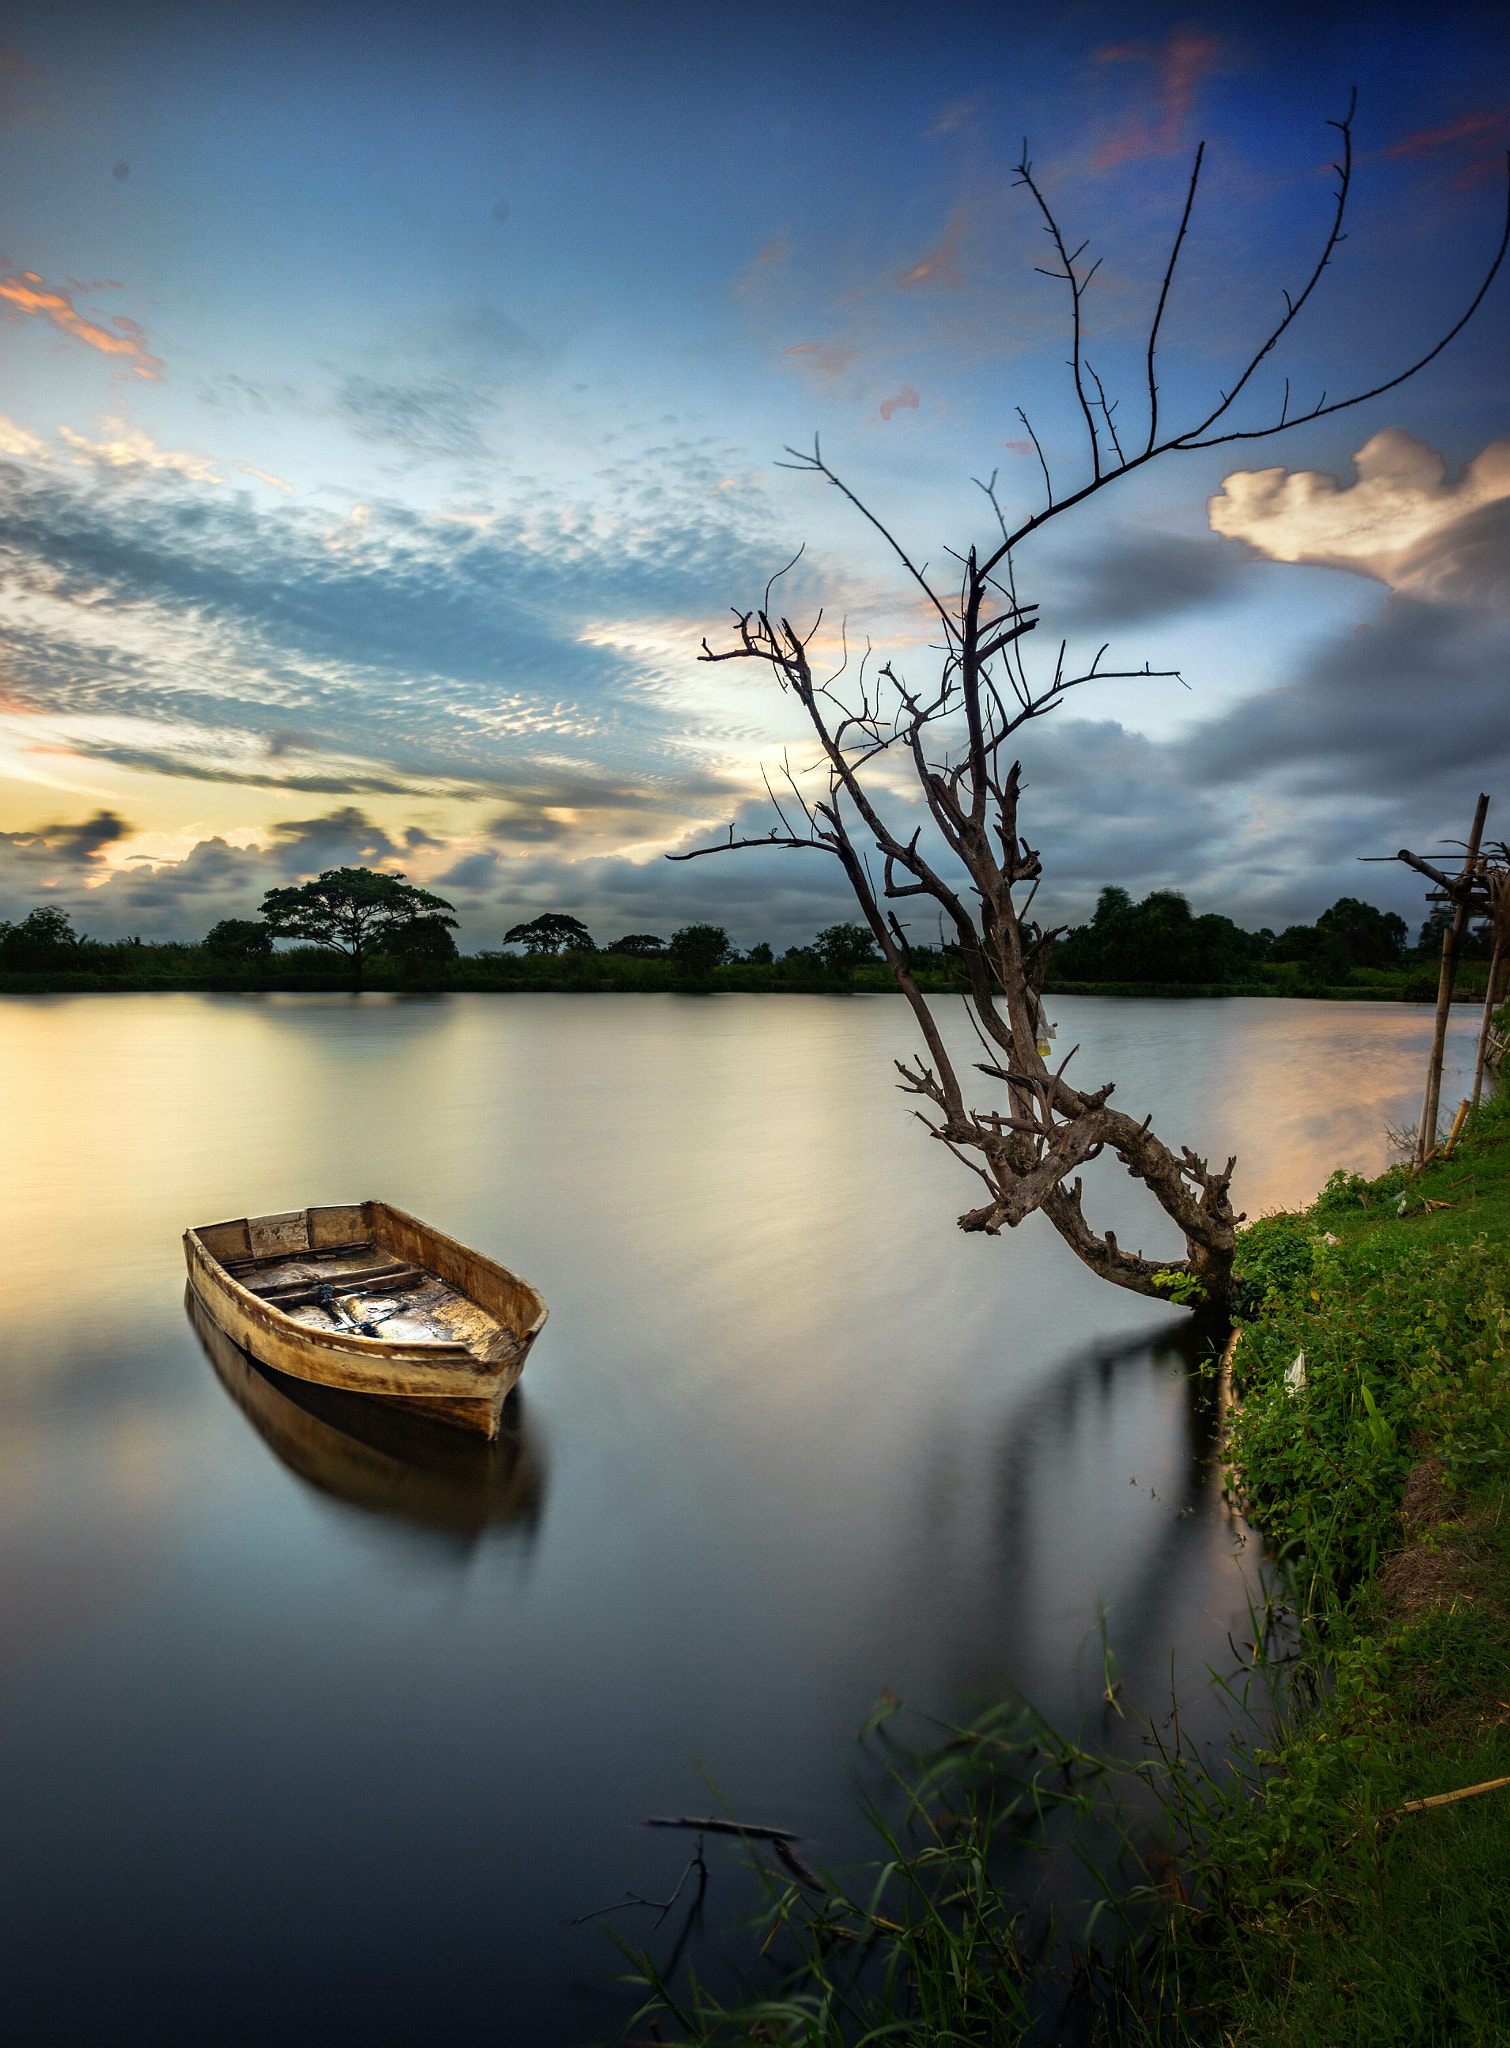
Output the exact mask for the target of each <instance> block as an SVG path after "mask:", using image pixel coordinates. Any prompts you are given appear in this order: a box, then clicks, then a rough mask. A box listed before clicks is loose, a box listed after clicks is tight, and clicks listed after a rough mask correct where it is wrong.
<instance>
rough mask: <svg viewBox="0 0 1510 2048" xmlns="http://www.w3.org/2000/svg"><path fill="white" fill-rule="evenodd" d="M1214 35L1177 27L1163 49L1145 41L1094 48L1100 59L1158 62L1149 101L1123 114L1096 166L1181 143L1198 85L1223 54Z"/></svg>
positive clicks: (1168, 152) (1170, 150)
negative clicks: (1096, 49)
mask: <svg viewBox="0 0 1510 2048" xmlns="http://www.w3.org/2000/svg"><path fill="white" fill-rule="evenodd" d="M1221 53H1222V45H1221V43H1220V41H1219V40H1218V39H1217V38H1216V37H1215V36H1203V35H1200V34H1198V33H1197V31H1196V30H1194V29H1192V28H1177V29H1176V30H1175V31H1174V33H1173V34H1172V35H1171V36H1170V38H1169V40H1168V42H1167V43H1165V44H1164V46H1163V48H1162V49H1161V50H1151V49H1149V47H1148V46H1147V45H1146V44H1144V43H1114V44H1110V45H1108V46H1107V47H1106V48H1105V49H1102V50H1098V51H1097V52H1096V56H1097V60H1098V62H1100V63H1102V64H1117V63H1129V62H1131V63H1138V64H1151V65H1153V66H1155V67H1156V69H1155V77H1154V87H1153V94H1152V104H1151V106H1139V107H1137V108H1135V109H1134V110H1133V111H1132V112H1131V113H1129V114H1127V115H1126V116H1125V117H1124V118H1123V119H1122V120H1121V121H1120V122H1119V123H1118V124H1117V125H1116V127H1115V128H1114V129H1113V130H1112V132H1111V133H1110V134H1109V135H1107V136H1106V137H1105V138H1104V139H1103V140H1102V142H1101V144H1100V146H1099V148H1098V149H1097V151H1096V156H1095V165H1096V169H1097V170H1100V171H1106V170H1111V169H1112V168H1113V167H1114V166H1115V165H1117V164H1123V163H1131V162H1134V161H1136V160H1138V159H1142V158H1148V157H1161V156H1172V155H1173V154H1174V153H1175V152H1176V151H1177V150H1178V149H1180V148H1181V147H1182V145H1183V142H1184V134H1185V121H1186V117H1187V116H1188V115H1189V113H1190V110H1191V108H1192V106H1193V105H1194V104H1195V95H1196V88H1197V87H1198V86H1199V84H1200V82H1201V80H1202V79H1203V78H1204V77H1205V76H1206V74H1207V73H1208V72H1209V71H1211V70H1212V68H1213V67H1214V66H1215V64H1216V61H1217V59H1218V58H1219V57H1220V56H1221Z"/></svg>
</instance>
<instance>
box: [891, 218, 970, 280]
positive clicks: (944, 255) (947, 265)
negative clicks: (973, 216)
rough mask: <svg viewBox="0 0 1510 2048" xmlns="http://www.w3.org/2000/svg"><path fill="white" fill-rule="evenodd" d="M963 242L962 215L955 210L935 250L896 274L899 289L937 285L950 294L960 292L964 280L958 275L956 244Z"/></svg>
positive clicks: (963, 226)
mask: <svg viewBox="0 0 1510 2048" xmlns="http://www.w3.org/2000/svg"><path fill="white" fill-rule="evenodd" d="M964 239H965V216H964V213H963V211H962V210H961V209H960V208H958V207H957V208H956V209H955V211H954V212H953V213H951V214H950V216H949V224H948V226H947V227H946V228H945V229H944V239H943V240H942V241H941V242H940V243H939V245H938V247H937V248H936V249H930V250H929V251H928V253H927V255H926V256H920V257H919V258H918V260H917V262H916V263H914V264H913V266H912V268H911V269H910V270H903V271H900V272H898V274H897V285H898V287H899V289H900V290H902V291H904V292H907V291H916V290H917V289H918V288H919V286H921V285H929V284H941V285H945V286H947V288H948V289H949V290H950V291H955V292H957V291H962V290H963V289H964V284H965V280H964V278H963V277H962V276H961V274H960V267H959V251H960V244H961V242H963V240H964Z"/></svg>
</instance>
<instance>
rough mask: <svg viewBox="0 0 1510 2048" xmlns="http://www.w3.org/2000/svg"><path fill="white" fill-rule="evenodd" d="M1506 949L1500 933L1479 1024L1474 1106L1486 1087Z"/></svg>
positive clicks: (1491, 958)
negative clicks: (1486, 1062)
mask: <svg viewBox="0 0 1510 2048" xmlns="http://www.w3.org/2000/svg"><path fill="white" fill-rule="evenodd" d="M1503 950H1504V947H1503V945H1502V942H1501V940H1500V937H1499V934H1498V932H1496V933H1495V938H1494V952H1493V953H1492V954H1491V956H1490V959H1489V986H1488V988H1487V989H1486V990H1485V991H1484V1015H1483V1018H1482V1020H1481V1021H1480V1024H1479V1048H1478V1054H1477V1056H1476V1058H1475V1059H1474V1062H1473V1106H1474V1108H1475V1109H1477V1108H1478V1106H1479V1093H1480V1091H1481V1090H1482V1088H1483V1086H1484V1058H1485V1055H1486V1054H1487V1053H1488V1051H1489V1029H1490V1025H1491V1024H1492V1022H1493V1020H1494V984H1495V983H1496V982H1497V981H1498V980H1499V972H1500V954H1501V953H1502V952H1503Z"/></svg>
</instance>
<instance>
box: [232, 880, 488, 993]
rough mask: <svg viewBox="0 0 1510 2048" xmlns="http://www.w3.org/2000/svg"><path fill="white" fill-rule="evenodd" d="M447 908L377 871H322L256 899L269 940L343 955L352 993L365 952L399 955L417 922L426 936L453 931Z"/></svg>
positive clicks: (425, 892)
mask: <svg viewBox="0 0 1510 2048" xmlns="http://www.w3.org/2000/svg"><path fill="white" fill-rule="evenodd" d="M453 907H454V906H453V905H451V904H449V903H447V902H446V901H445V899H444V898H443V897H440V896H432V895H431V894H430V893H429V891H428V890H427V889H416V888H415V887H414V886H413V884H412V883H410V882H406V881H405V880H404V878H403V876H402V875H401V874H384V873H382V872H381V871H380V870H379V869H377V868H327V869H326V870H325V872H324V873H323V874H322V875H320V876H319V877H318V878H317V880H315V881H313V882H301V883H300V884H299V885H298V886H297V887H295V888H289V889H269V890H268V892H267V894H266V895H265V896H264V897H263V899H262V915H263V917H264V918H265V919H266V921H267V924H268V926H269V928H270V930H271V931H272V933H273V935H274V937H276V938H280V939H303V940H304V941H305V943H306V944H308V945H313V946H324V947H327V948H328V949H329V950H330V951H331V952H333V953H343V954H344V955H345V956H346V958H347V959H348V960H349V961H350V962H351V975H352V981H353V983H354V985H355V986H356V987H357V988H360V987H361V985H362V963H363V960H364V959H365V958H366V956H367V955H368V954H369V953H382V952H385V951H387V950H388V949H389V948H391V947H394V946H395V945H398V947H399V949H400V950H402V940H403V938H404V935H405V934H406V933H407V932H408V930H409V928H410V927H411V926H413V925H415V924H416V923H418V922H419V921H420V920H422V919H423V920H425V921H426V923H427V924H428V925H429V928H430V930H431V931H432V932H434V931H435V930H436V929H438V928H445V927H450V928H451V929H453V930H454V929H455V925H456V919H455V918H454V917H447V916H446V915H445V913H446V912H447V911H448V910H450V909H452V908H453Z"/></svg>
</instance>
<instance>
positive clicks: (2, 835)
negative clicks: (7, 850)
mask: <svg viewBox="0 0 1510 2048" xmlns="http://www.w3.org/2000/svg"><path fill="white" fill-rule="evenodd" d="M132 830H133V827H132V826H130V825H128V824H127V823H126V820H125V819H124V818H122V817H120V816H119V815H118V814H117V813H116V812H115V811H110V810H98V811H96V812H95V813H94V815H93V817H91V818H85V819H84V820H83V821H82V822H81V823H78V824H72V825H39V826H38V827H37V828H36V830H35V831H34V832H0V841H3V842H4V843H5V844H6V845H8V846H11V847H19V848H22V849H25V850H28V851H31V852H33V853H34V854H36V855H37V856H38V857H41V858H45V859H46V860H47V861H48V862H50V863H53V864H55V865H57V866H59V867H65V868H90V867H97V866H99V865H100V862H101V860H102V858H103V855H104V850H105V848H106V847H107V846H114V845H115V844H116V842H117V841H118V840H121V839H127V838H129V837H130V836H131V832H132Z"/></svg>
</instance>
